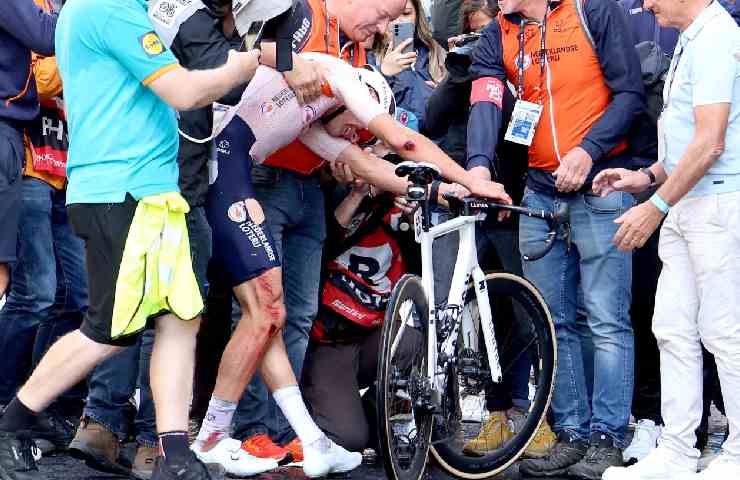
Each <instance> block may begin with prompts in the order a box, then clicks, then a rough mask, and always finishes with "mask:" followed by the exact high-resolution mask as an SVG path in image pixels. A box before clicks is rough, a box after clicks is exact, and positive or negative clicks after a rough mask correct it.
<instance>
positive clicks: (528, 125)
mask: <svg viewBox="0 0 740 480" xmlns="http://www.w3.org/2000/svg"><path fill="white" fill-rule="evenodd" d="M541 115H542V105H538V104H536V103H532V102H527V101H525V100H517V101H516V105H514V111H513V112H512V113H511V121H510V122H509V126H508V128H507V129H506V135H505V136H504V139H505V140H508V141H509V142H514V143H518V144H520V145H526V146H530V145H532V140H533V139H534V132H535V130H536V129H537V124H538V123H539V122H540V116H541Z"/></svg>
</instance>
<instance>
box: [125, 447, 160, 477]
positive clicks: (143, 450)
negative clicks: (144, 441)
mask: <svg viewBox="0 0 740 480" xmlns="http://www.w3.org/2000/svg"><path fill="white" fill-rule="evenodd" d="M158 456H159V449H158V448H157V447H147V446H144V445H139V448H138V449H137V450H136V457H135V458H134V464H133V466H132V467H131V476H132V477H134V478H138V479H139V480H149V479H150V478H152V473H154V464H155V462H156V461H157V457H158Z"/></svg>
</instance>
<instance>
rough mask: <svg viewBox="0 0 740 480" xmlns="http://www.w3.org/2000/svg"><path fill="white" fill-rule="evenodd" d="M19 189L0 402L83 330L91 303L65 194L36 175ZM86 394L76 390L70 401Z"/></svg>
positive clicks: (2, 322) (0, 348)
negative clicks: (51, 351)
mask: <svg viewBox="0 0 740 480" xmlns="http://www.w3.org/2000/svg"><path fill="white" fill-rule="evenodd" d="M20 188H21V199H22V200H21V212H20V219H21V221H20V229H19V232H18V262H17V263H16V265H15V267H14V268H13V273H12V282H11V287H10V290H9V292H8V298H7V303H6V304H5V306H4V307H3V309H2V311H0V352H2V356H3V362H2V364H3V367H2V369H1V370H0V403H7V402H9V401H10V400H11V399H12V398H13V396H15V393H16V391H17V390H18V388H20V387H21V385H22V384H23V383H24V382H25V381H26V379H27V377H28V375H29V374H30V373H31V368H32V365H33V364H35V363H37V362H38V361H39V360H40V359H41V357H42V356H43V354H44V353H45V352H46V350H47V348H48V347H49V346H50V345H51V344H52V343H54V341H55V340H56V339H57V338H59V337H60V336H62V335H64V334H66V333H68V332H70V331H72V330H75V329H77V328H79V326H80V323H81V322H82V316H83V314H84V312H85V311H86V310H87V304H88V300H87V275H86V273H85V249H84V243H83V241H82V240H81V239H80V238H78V237H77V236H76V235H75V234H74V233H73V232H72V228H71V226H70V225H69V222H68V220H67V211H66V209H65V198H66V195H65V192H64V191H59V190H55V189H54V188H52V187H51V186H49V184H47V183H46V182H44V181H42V180H39V179H36V178H32V177H23V179H22V180H21V181H20ZM83 395H84V394H83V393H81V392H80V390H79V389H77V390H74V391H72V392H69V395H68V396H67V398H68V399H69V400H70V401H74V400H75V399H77V400H78V401H79V400H81V396H83ZM70 397H71V398H70ZM62 401H64V399H62ZM78 413H79V412H78Z"/></svg>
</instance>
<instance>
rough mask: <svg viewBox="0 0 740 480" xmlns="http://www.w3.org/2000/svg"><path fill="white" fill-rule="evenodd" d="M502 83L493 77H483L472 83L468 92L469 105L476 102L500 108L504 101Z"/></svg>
mask: <svg viewBox="0 0 740 480" xmlns="http://www.w3.org/2000/svg"><path fill="white" fill-rule="evenodd" d="M504 88H506V87H505V86H504V82H502V81H501V80H499V79H498V78H495V77H483V78H479V79H478V80H475V81H473V88H472V89H471V92H470V104H471V105H475V104H476V103H478V102H491V103H495V104H496V105H497V106H498V108H501V106H502V104H503V101H504Z"/></svg>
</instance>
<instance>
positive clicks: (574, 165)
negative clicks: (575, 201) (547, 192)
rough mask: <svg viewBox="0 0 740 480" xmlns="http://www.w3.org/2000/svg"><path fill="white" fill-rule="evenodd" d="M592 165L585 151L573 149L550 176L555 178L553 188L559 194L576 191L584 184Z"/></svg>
mask: <svg viewBox="0 0 740 480" xmlns="http://www.w3.org/2000/svg"><path fill="white" fill-rule="evenodd" d="M593 165H594V162H593V159H592V158H591V155H589V154H588V152H586V150H584V149H582V148H581V147H576V148H574V149H573V150H571V151H570V152H568V153H567V154H566V155H565V156H564V157H563V158H562V159H561V160H560V166H559V167H558V169H557V170H555V172H554V173H553V174H552V175H553V176H554V177H555V187H556V188H557V189H558V191H560V192H575V191H578V190H579V189H580V188H581V187H582V186H583V184H584V183H585V182H586V177H587V176H588V173H589V172H590V171H591V167H593Z"/></svg>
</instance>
